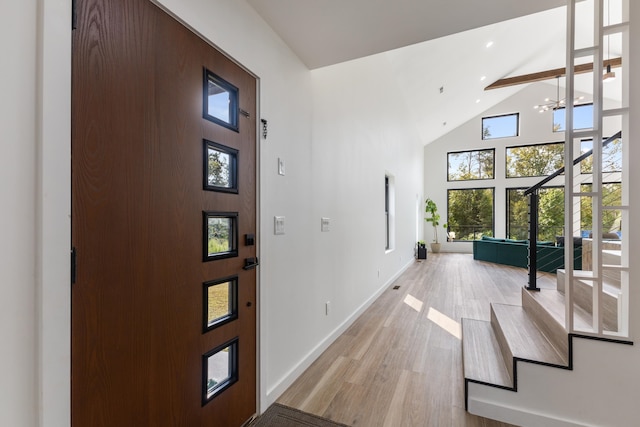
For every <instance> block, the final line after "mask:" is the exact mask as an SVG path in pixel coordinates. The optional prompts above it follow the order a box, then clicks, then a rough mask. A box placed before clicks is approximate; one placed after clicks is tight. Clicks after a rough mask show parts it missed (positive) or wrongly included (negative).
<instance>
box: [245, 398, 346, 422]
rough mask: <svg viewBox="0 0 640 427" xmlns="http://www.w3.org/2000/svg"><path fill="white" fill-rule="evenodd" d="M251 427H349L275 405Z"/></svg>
mask: <svg viewBox="0 0 640 427" xmlns="http://www.w3.org/2000/svg"><path fill="white" fill-rule="evenodd" d="M249 426H250V427H299V426H308V427H348V426H347V425H346V424H340V423H336V422H333V421H331V420H328V419H326V418H322V417H318V416H317V415H313V414H308V413H306V412H302V411H299V410H298V409H294V408H290V407H288V406H284V405H280V404H278V403H274V404H273V405H271V406H269V408H268V409H267V410H266V411H265V413H264V414H262V415H261V416H260V417H259V418H258V419H256V420H255V421H254V422H253V423H251V424H249Z"/></svg>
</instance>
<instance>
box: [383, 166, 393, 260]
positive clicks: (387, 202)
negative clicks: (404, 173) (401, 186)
mask: <svg viewBox="0 0 640 427" xmlns="http://www.w3.org/2000/svg"><path fill="white" fill-rule="evenodd" d="M395 205H396V194H395V178H394V176H393V175H389V174H387V175H385V176H384V225H385V227H384V229H385V244H384V248H385V250H387V251H390V250H393V248H394V247H395V240H396V225H395V216H396V207H395Z"/></svg>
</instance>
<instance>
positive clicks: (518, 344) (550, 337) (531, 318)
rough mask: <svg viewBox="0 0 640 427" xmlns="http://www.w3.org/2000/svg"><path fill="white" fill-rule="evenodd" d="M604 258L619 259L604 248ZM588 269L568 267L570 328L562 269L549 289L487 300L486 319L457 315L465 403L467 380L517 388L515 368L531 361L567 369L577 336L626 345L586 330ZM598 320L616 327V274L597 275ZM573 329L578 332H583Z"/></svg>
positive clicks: (616, 261)
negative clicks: (507, 300) (514, 299)
mask: <svg viewBox="0 0 640 427" xmlns="http://www.w3.org/2000/svg"><path fill="white" fill-rule="evenodd" d="M607 252H608V255H607V262H608V263H611V265H616V264H617V265H619V264H620V251H616V250H607ZM592 278H593V273H592V272H591V271H574V284H573V301H574V304H575V305H574V309H573V315H574V321H573V325H574V331H576V332H574V333H571V334H570V333H568V332H567V330H566V329H565V324H566V323H565V315H566V308H565V272H564V270H558V273H557V284H556V288H555V289H539V290H535V291H533V290H528V289H526V288H523V289H522V294H521V295H522V299H521V305H506V304H495V303H492V304H491V320H490V321H485V320H475V319H467V318H463V319H462V355H463V356H462V357H463V375H464V379H465V408H466V409H467V410H468V409H469V408H468V402H469V397H470V391H469V390H470V388H469V383H477V384H482V385H484V386H490V387H496V388H500V389H505V390H510V391H513V392H517V391H518V367H519V366H521V364H522V363H532V364H537V365H543V366H548V367H551V368H557V369H563V370H572V369H573V344H574V340H575V339H577V338H582V339H596V340H599V341H611V342H614V343H619V344H632V342H630V341H626V340H620V339H614V338H613V337H612V338H611V339H607V338H603V337H601V336H595V335H593V334H591V331H592V327H593V324H594V323H593V318H592V314H591V313H592V298H593V289H592V288H593V287H592V283H593V280H592ZM603 291H604V294H605V298H603V300H602V308H603V310H604V313H603V317H604V324H605V327H606V328H607V329H608V330H613V331H616V330H617V325H618V322H619V320H618V319H619V315H620V298H621V292H620V277H619V272H618V276H617V277H616V276H615V275H613V277H608V278H606V280H603ZM578 331H584V334H582V333H579V332H578Z"/></svg>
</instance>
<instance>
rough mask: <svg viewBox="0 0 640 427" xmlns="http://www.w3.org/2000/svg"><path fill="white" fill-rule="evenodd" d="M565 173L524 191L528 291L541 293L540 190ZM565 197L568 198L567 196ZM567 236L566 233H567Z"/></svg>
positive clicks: (559, 172)
mask: <svg viewBox="0 0 640 427" xmlns="http://www.w3.org/2000/svg"><path fill="white" fill-rule="evenodd" d="M621 137H622V131H619V132H617V133H616V134H615V135H613V136H611V137H609V138H608V139H607V140H606V141H604V142H603V143H602V147H603V148H604V147H606V146H607V145H609V144H610V143H611V142H613V141H615V140H617V139H620V138H621ZM592 155H593V149H591V150H589V151H586V152H585V153H583V154H582V155H580V156H578V157H576V158H575V159H574V160H573V166H575V165H577V164H578V163H580V162H582V161H583V160H585V159H587V158H589V157H590V156H592ZM564 172H565V167H564V166H563V167H561V168H560V169H558V170H557V171H555V172H554V173H552V174H551V175H549V176H546V177H545V178H544V179H542V180H541V181H540V182H538V183H537V184H535V185H533V186H531V187H529V188H527V189H526V190H525V191H524V195H525V196H529V263H528V265H529V282H528V286H527V287H526V289H527V290H530V291H539V290H540V288H538V286H537V276H536V273H537V270H538V256H537V253H538V245H537V240H538V204H539V203H538V202H539V196H540V189H541V188H542V187H543V186H544V185H545V184H546V183H548V182H549V181H551V180H552V179H554V178H556V177H558V176H560V175H562V174H563V173H564ZM565 197H567V196H566V195H565ZM565 234H566V233H565ZM566 241H567V238H566V236H565V243H566Z"/></svg>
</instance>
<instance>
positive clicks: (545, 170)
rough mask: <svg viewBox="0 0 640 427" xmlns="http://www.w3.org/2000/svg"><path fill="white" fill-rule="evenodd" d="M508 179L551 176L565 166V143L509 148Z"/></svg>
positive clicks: (507, 159)
mask: <svg viewBox="0 0 640 427" xmlns="http://www.w3.org/2000/svg"><path fill="white" fill-rule="evenodd" d="M506 150H507V152H506V163H507V164H506V174H507V178H519V177H536V176H546V175H551V174H552V173H554V172H555V171H556V170H558V169H560V168H561V167H562V166H564V142H555V143H547V144H535V145H521V146H518V147H507V149H506Z"/></svg>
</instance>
